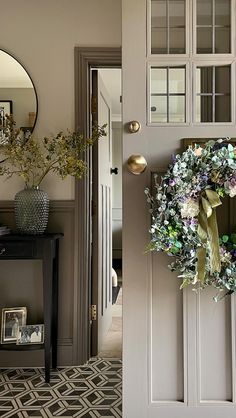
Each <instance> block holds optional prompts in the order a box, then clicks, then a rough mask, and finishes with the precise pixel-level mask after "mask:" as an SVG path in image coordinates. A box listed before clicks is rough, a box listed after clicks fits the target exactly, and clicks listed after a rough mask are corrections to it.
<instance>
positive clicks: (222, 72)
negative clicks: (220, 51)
mask: <svg viewBox="0 0 236 418" xmlns="http://www.w3.org/2000/svg"><path fill="white" fill-rule="evenodd" d="M230 73H231V71H230V66H225V67H215V92H216V93H222V94H230Z"/></svg>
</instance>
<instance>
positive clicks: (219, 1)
mask: <svg viewBox="0 0 236 418" xmlns="http://www.w3.org/2000/svg"><path fill="white" fill-rule="evenodd" d="M230 7H231V1H230V0H215V24H216V25H222V26H230Z"/></svg>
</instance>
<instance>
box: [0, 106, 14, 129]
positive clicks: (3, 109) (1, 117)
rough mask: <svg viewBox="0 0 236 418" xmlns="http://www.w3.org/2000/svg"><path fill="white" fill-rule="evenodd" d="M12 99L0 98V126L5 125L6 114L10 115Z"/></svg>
mask: <svg viewBox="0 0 236 418" xmlns="http://www.w3.org/2000/svg"><path fill="white" fill-rule="evenodd" d="M12 108H13V106H12V100H0V128H1V127H4V126H5V123H6V119H5V118H6V115H12V110H13V109H12Z"/></svg>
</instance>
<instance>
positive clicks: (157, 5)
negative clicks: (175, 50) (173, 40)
mask: <svg viewBox="0 0 236 418" xmlns="http://www.w3.org/2000/svg"><path fill="white" fill-rule="evenodd" d="M167 26H168V22H167V0H152V1H151V53H152V54H167Z"/></svg>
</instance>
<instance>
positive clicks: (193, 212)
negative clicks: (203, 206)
mask: <svg viewBox="0 0 236 418" xmlns="http://www.w3.org/2000/svg"><path fill="white" fill-rule="evenodd" d="M198 214H199V202H198V200H194V199H191V198H190V199H188V200H186V201H185V202H184V203H182V204H181V217H182V218H195V217H196V216H198Z"/></svg>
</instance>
